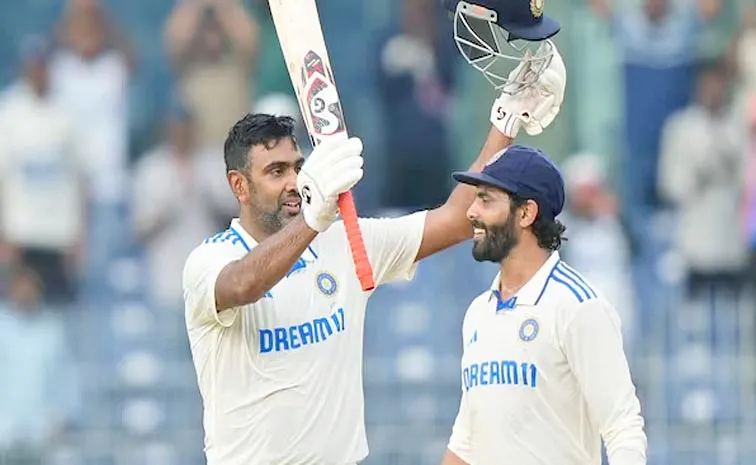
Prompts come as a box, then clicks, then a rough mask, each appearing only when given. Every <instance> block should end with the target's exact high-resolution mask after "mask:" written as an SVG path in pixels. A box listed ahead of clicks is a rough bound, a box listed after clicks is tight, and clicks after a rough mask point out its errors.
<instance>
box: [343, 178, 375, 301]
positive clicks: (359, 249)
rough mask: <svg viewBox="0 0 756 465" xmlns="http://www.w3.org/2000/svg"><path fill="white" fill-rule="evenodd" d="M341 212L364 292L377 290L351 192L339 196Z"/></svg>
mask: <svg viewBox="0 0 756 465" xmlns="http://www.w3.org/2000/svg"><path fill="white" fill-rule="evenodd" d="M339 211H340V212H341V218H342V219H343V220H344V228H345V229H346V235H347V240H349V248H350V249H352V258H353V259H354V266H355V267H356V269H357V278H358V279H359V280H360V285H361V286H362V290H363V291H372V290H373V289H375V281H374V280H373V267H372V266H371V265H370V260H368V255H367V250H365V242H364V241H363V240H362V231H360V224H359V221H358V217H357V207H356V206H355V205H354V198H353V197H352V193H351V192H344V193H343V194H341V195H339Z"/></svg>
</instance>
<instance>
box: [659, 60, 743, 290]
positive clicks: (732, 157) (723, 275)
mask: <svg viewBox="0 0 756 465" xmlns="http://www.w3.org/2000/svg"><path fill="white" fill-rule="evenodd" d="M727 93H728V76H727V74H726V71H725V69H724V67H723V66H722V65H720V64H719V63H715V64H707V65H705V66H704V67H703V69H702V71H701V73H700V74H699V77H698V87H697V95H696V100H695V101H694V102H693V103H691V104H690V105H689V106H688V107H687V108H685V109H684V110H681V111H679V112H677V113H675V114H674V115H673V116H672V117H670V119H669V120H668V121H667V122H666V123H665V125H664V132H663V140H662V154H661V160H660V167H659V190H660V193H661V195H662V196H663V197H664V198H665V199H666V200H667V201H669V202H670V203H672V204H673V205H674V206H675V207H676V209H677V210H678V212H679V225H678V230H677V234H676V240H675V246H676V247H677V248H678V249H679V250H678V251H679V252H680V253H681V254H682V258H683V260H684V262H685V263H686V265H687V268H688V273H689V276H688V277H689V290H690V291H691V293H692V296H693V297H696V296H697V295H698V294H699V291H700V292H707V293H708V292H709V291H710V290H713V289H717V290H718V289H723V288H725V289H726V288H729V289H732V290H737V289H738V286H739V283H742V272H743V271H744V266H745V264H746V260H747V256H746V253H747V249H746V247H745V246H746V243H745V240H744V237H743V231H742V229H741V228H740V227H739V225H740V205H741V198H742V193H743V176H742V169H743V165H742V153H743V150H742V148H741V146H740V140H741V139H740V137H739V133H738V123H737V122H736V121H735V119H734V117H733V113H732V111H731V109H730V106H729V105H728V104H727Z"/></svg>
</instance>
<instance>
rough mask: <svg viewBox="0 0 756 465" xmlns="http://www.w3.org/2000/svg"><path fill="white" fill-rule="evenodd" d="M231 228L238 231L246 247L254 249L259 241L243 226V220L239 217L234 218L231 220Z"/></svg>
mask: <svg viewBox="0 0 756 465" xmlns="http://www.w3.org/2000/svg"><path fill="white" fill-rule="evenodd" d="M230 229H231V230H232V231H233V232H234V233H236V235H237V236H239V238H241V240H242V241H243V242H244V247H246V249H247V250H248V251H249V250H252V248H253V247H255V246H256V245H257V241H256V240H255V239H254V238H253V237H252V236H250V235H249V233H248V232H247V231H246V230H245V229H244V228H243V227H242V225H241V222H240V221H239V218H234V219H233V220H231V226H230Z"/></svg>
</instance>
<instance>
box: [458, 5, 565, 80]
mask: <svg viewBox="0 0 756 465" xmlns="http://www.w3.org/2000/svg"><path fill="white" fill-rule="evenodd" d="M443 1H444V5H445V7H446V8H447V10H449V12H450V13H453V20H454V41H455V42H456V44H457V48H458V49H459V51H460V53H461V54H462V56H463V57H464V58H465V60H467V62H468V63H469V64H470V65H472V66H473V67H474V68H475V69H477V70H478V71H480V72H481V73H483V76H484V77H485V78H486V79H487V80H488V81H489V82H490V83H491V84H492V85H493V86H494V87H495V88H496V90H498V91H501V92H505V93H509V94H515V93H517V92H519V91H520V90H522V89H524V88H526V87H529V86H531V85H532V84H534V83H535V82H536V81H538V78H539V77H540V76H541V74H543V72H544V71H545V70H546V68H548V66H549V64H550V63H551V58H552V56H553V55H554V50H555V46H554V43H553V42H552V41H551V40H550V39H551V38H552V37H554V36H555V35H556V34H557V33H558V32H559V30H560V28H561V26H560V25H559V23H558V22H556V21H555V20H553V19H551V18H549V17H547V16H545V15H544V14H543V4H544V0H469V1H468V0H443Z"/></svg>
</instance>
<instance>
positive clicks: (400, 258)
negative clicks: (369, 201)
mask: <svg viewBox="0 0 756 465" xmlns="http://www.w3.org/2000/svg"><path fill="white" fill-rule="evenodd" d="M425 215H426V212H425V211H422V212H417V213H413V214H411V215H406V216H402V217H400V218H368V219H361V220H360V229H361V230H362V237H363V239H364V240H365V248H366V249H367V253H368V257H369V258H370V264H371V265H372V267H373V276H374V277H375V281H376V284H385V283H389V282H392V281H399V280H407V281H410V280H412V278H413V277H414V274H415V270H416V267H417V264H416V261H415V259H416V258H417V252H418V250H420V243H421V242H422V240H423V231H424V230H425Z"/></svg>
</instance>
